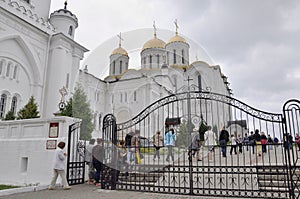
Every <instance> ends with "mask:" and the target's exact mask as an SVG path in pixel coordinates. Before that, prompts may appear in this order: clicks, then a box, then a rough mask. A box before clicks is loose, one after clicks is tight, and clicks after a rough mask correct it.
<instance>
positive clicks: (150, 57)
mask: <svg viewBox="0 0 300 199" xmlns="http://www.w3.org/2000/svg"><path fill="white" fill-rule="evenodd" d="M149 63H150V68H152V55H150V56H149Z"/></svg>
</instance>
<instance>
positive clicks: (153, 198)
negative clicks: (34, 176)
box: [0, 184, 234, 199]
mask: <svg viewBox="0 0 300 199" xmlns="http://www.w3.org/2000/svg"><path fill="white" fill-rule="evenodd" d="M83 198H84V199H96V198H101V199H196V198H197V199H198V198H199V199H205V198H208V199H215V198H213V197H207V196H203V197H199V196H197V197H195V196H185V195H174V194H157V193H142V192H133V191H113V190H102V189H98V188H97V187H95V186H93V185H85V184H84V185H75V186H72V189H71V190H62V189H56V190H51V191H50V190H41V191H32V192H26V193H17V194H12V195H8V196H0V199H83ZM216 199H224V198H216ZM233 199H234V198H233Z"/></svg>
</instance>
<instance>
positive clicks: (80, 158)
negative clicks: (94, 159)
mask: <svg viewBox="0 0 300 199" xmlns="http://www.w3.org/2000/svg"><path fill="white" fill-rule="evenodd" d="M80 124H81V122H76V123H74V124H72V125H70V126H69V134H68V156H67V157H68V158H67V180H68V183H69V184H70V185H75V184H82V183H84V173H85V162H84V153H85V141H83V140H80Z"/></svg>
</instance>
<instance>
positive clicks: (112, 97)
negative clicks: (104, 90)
mask: <svg viewBox="0 0 300 199" xmlns="http://www.w3.org/2000/svg"><path fill="white" fill-rule="evenodd" d="M111 103H112V104H113V103H114V94H112V96H111Z"/></svg>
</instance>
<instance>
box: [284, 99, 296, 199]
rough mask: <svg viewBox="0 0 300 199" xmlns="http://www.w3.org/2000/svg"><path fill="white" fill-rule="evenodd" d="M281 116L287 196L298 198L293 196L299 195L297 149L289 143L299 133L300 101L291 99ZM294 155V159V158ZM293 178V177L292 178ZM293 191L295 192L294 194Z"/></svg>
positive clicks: (292, 198)
mask: <svg viewBox="0 0 300 199" xmlns="http://www.w3.org/2000/svg"><path fill="white" fill-rule="evenodd" d="M283 115H284V127H283V132H284V137H283V138H284V148H285V155H286V158H285V159H286V165H287V171H288V176H287V177H288V188H289V194H290V196H289V197H290V198H291V199H294V198H298V197H299V195H298V196H296V195H295V194H296V193H297V194H299V188H300V186H298V183H297V181H298V180H295V177H296V179H299V178H298V177H297V176H296V175H297V172H296V169H297V161H298V154H297V149H294V147H293V143H289V142H290V136H293V137H294V138H295V133H300V129H299V128H300V121H299V118H300V101H299V100H296V99H291V100H289V101H287V102H286V103H285V104H284V105H283ZM289 144H292V149H290V148H289ZM294 150H295V151H296V152H294ZM294 153H296V158H295V156H294ZM294 176H295V177H294ZM295 189H297V191H296V192H295Z"/></svg>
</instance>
